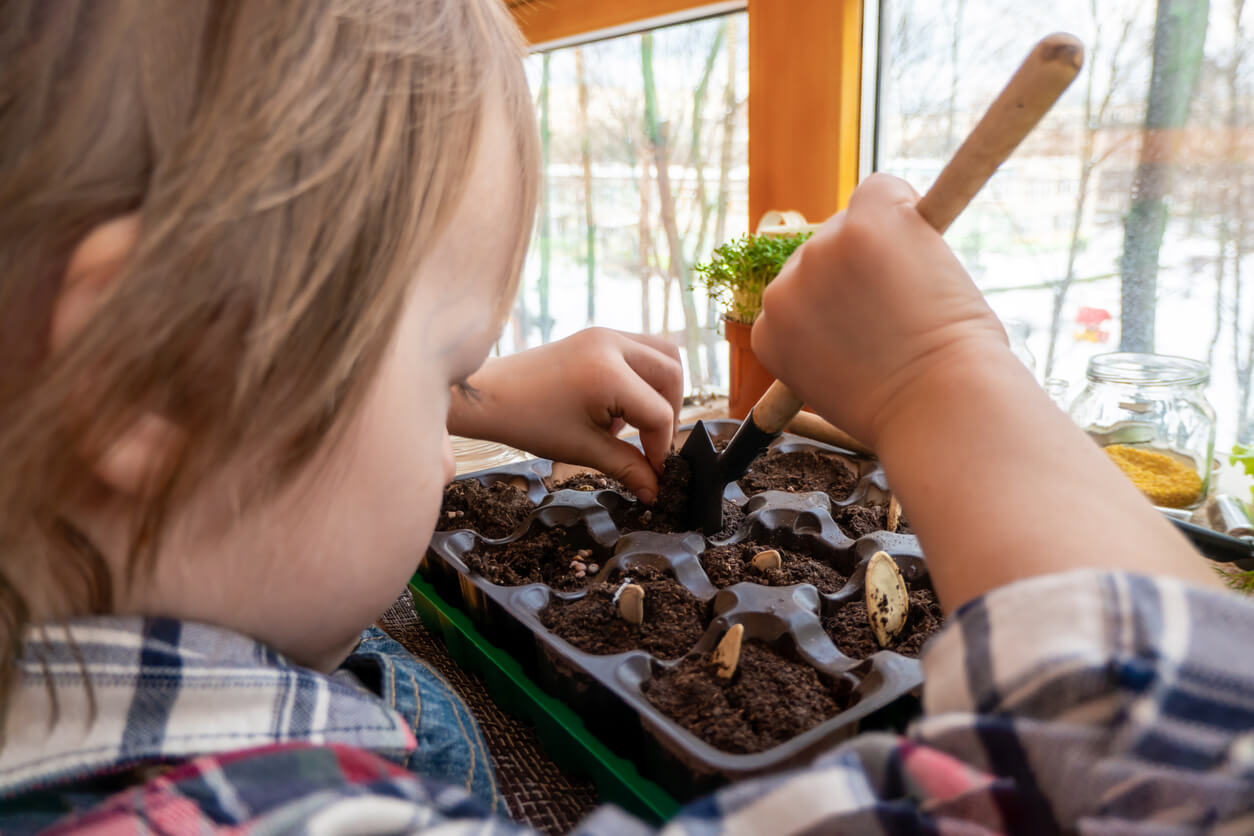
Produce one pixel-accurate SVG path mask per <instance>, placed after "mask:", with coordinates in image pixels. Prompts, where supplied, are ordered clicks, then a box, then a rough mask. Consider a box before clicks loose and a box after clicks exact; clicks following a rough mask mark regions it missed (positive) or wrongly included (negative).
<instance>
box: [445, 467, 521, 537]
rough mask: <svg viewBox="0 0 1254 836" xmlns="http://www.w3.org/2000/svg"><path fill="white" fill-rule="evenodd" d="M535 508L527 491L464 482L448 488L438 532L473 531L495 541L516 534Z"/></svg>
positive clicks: (472, 480) (511, 487)
mask: <svg viewBox="0 0 1254 836" xmlns="http://www.w3.org/2000/svg"><path fill="white" fill-rule="evenodd" d="M535 507H536V506H535V503H534V502H532V501H531V499H530V498H529V497H528V496H527V494H526V492H525V491H522V490H520V489H519V488H517V487H515V486H514V485H511V484H510V483H508V482H493V483H492V484H490V485H488V486H487V487H484V486H483V485H482V484H480V483H479V481H478V480H477V479H463V480H461V481H459V482H454V483H453V484H451V485H449V486H448V487H447V488H445V489H444V505H443V506H442V507H441V508H440V516H439V517H438V518H437V519H436V523H435V530H436V531H452V530H456V529H459V528H469V529H470V530H472V531H477V532H479V533H480V534H482V535H483V536H484V537H491V538H492V539H494V540H495V539H498V538H501V537H506V536H508V535H510V534H513V533H514V531H515V530H517V529H518V526H520V525H522V522H523V520H524V519H526V518H527V515H528V514H530V513H531V512H532V511H533V510H535Z"/></svg>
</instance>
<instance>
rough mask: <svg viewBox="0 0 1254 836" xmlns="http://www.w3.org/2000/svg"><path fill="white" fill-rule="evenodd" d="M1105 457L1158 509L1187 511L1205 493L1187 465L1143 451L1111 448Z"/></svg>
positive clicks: (1159, 454) (1120, 446)
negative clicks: (1185, 508)
mask: <svg viewBox="0 0 1254 836" xmlns="http://www.w3.org/2000/svg"><path fill="white" fill-rule="evenodd" d="M1105 449H1106V455H1108V456H1110V459H1111V461H1113V462H1114V463H1115V464H1116V465H1118V467H1119V469H1120V470H1122V471H1123V472H1124V473H1125V474H1127V477H1128V478H1129V479H1131V480H1132V484H1134V485H1136V486H1137V487H1138V488H1139V489H1140V491H1141V493H1143V494H1145V495H1146V496H1147V497H1149V499H1150V501H1151V502H1153V503H1154V504H1155V505H1161V506H1163V507H1164V508H1184V507H1186V506H1188V505H1192V504H1193V503H1194V502H1196V501H1197V499H1198V497H1199V496H1200V495H1201V493H1202V477H1201V476H1198V475H1197V471H1196V470H1194V469H1193V468H1191V467H1189V466H1188V465H1187V464H1185V463H1184V462H1182V461H1180V460H1178V459H1175V458H1172V457H1171V456H1168V455H1167V454H1166V453H1156V452H1154V451H1153V450H1144V449H1142V448H1140V447H1129V446H1127V445H1126V444H1112V445H1110V446H1109V447H1107V448H1105Z"/></svg>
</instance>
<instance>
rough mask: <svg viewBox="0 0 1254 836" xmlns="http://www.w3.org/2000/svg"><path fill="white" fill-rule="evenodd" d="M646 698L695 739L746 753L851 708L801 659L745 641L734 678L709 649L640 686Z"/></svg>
mask: <svg viewBox="0 0 1254 836" xmlns="http://www.w3.org/2000/svg"><path fill="white" fill-rule="evenodd" d="M643 690H644V694H645V696H646V697H647V698H648V700H649V702H651V703H653V704H654V705H655V706H657V708H658V709H660V710H661V711H662V712H663V713H665V714H667V715H669V716H670V717H671V718H672V719H673V720H675V722H677V723H679V724H680V725H681V726H683V727H684V728H686V729H688V731H690V732H692V733H693V734H695V735H696V736H697V737H699V738H701V739H702V740H704V741H706V742H707V743H709V744H710V745H711V746H714V747H715V748H717V749H721V750H723V751H725V752H733V753H737V754H747V753H749V752H760V751H763V750H764V749H769V748H771V747H772V746H775V745H777V744H779V743H783V742H784V741H785V740H788V739H790V738H793V737H796V736H797V735H799V734H801V733H802V732H804V731H807V730H808V729H811V728H813V727H814V726H817V725H818V724H819V723H822V722H823V721H824V720H826V719H828V718H829V717H832V716H834V715H836V714H838V713H839V712H841V711H843V710H844V709H846V708H848V707H849V697H848V696H847V695H846V694H845V693H844V690H843V689H839V688H837V687H836V686H834V685H832V684H831V683H830V682H829V681H827V680H826V679H824V678H823V677H822V676H821V675H820V674H819V673H818V671H816V670H815V669H814V668H812V667H811V666H810V665H807V664H805V663H804V662H796V661H793V660H792V659H789V658H787V657H785V656H782V655H780V654H779V653H777V652H776V651H775V650H773V649H772V648H770V647H769V646H767V645H765V644H763V643H761V642H758V641H748V642H745V644H744V646H743V647H742V648H741V651H740V663H739V665H738V666H737V668H736V672H735V674H733V676H732V677H731V679H723V678H721V677H719V676H718V673H717V668H716V666H715V665H713V664H711V662H710V657H709V655H708V654H706V655H703V656H699V657H696V656H693V657H689V658H687V659H684V660H683V661H682V662H680V663H679V664H678V665H677V666H675V667H674V668H670V669H667V670H663V671H661V672H659V673H658V674H656V675H655V676H654V677H653V678H652V679H649V680H647V681H646V682H645V683H644V684H643Z"/></svg>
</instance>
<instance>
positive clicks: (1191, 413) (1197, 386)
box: [1071, 352, 1215, 508]
mask: <svg viewBox="0 0 1254 836" xmlns="http://www.w3.org/2000/svg"><path fill="white" fill-rule="evenodd" d="M1086 376H1087V378H1088V383H1087V385H1086V386H1085V388H1084V391H1083V392H1081V393H1080V395H1079V396H1078V397H1077V398H1076V399H1075V401H1073V402H1072V404H1071V417H1072V418H1073V419H1074V420H1075V422H1076V423H1077V424H1079V425H1080V426H1081V427H1083V428H1084V429H1085V430H1087V431H1088V433H1089V435H1091V436H1092V437H1093V439H1094V440H1095V441H1097V443H1098V444H1100V445H1102V446H1103V447H1106V448H1108V449H1107V452H1108V453H1109V454H1111V458H1113V459H1114V460H1115V461H1116V463H1117V464H1119V466H1120V467H1121V468H1122V469H1123V470H1124V471H1125V472H1126V473H1128V474H1129V476H1131V477H1132V478H1133V481H1134V482H1136V483H1137V486H1138V487H1140V488H1141V490H1142V491H1143V492H1144V493H1145V494H1146V495H1147V496H1149V497H1150V499H1151V500H1153V501H1154V502H1155V504H1158V505H1164V506H1168V507H1177V508H1189V507H1194V506H1196V505H1198V503H1200V502H1201V501H1202V500H1203V499H1204V498H1205V497H1206V495H1207V494H1208V493H1209V491H1210V479H1211V459H1212V457H1213V455H1214V447H1215V411H1214V409H1213V408H1211V405H1210V403H1209V402H1208V401H1207V400H1206V392H1205V389H1206V384H1207V382H1208V381H1209V380H1210V369H1209V368H1208V367H1207V366H1206V364H1205V363H1202V362H1199V361H1197V360H1190V359H1187V358H1185V357H1171V356H1167V355H1163V354H1134V353H1131V352H1117V353H1114V354H1099V355H1097V356H1095V357H1093V358H1092V359H1090V360H1089V366H1088V373H1087V375H1086ZM1181 465H1183V466H1184V467H1181ZM1189 471H1192V473H1190V472H1189ZM1192 474H1196V478H1194V477H1193V475H1192Z"/></svg>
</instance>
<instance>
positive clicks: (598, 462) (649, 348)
mask: <svg viewBox="0 0 1254 836" xmlns="http://www.w3.org/2000/svg"><path fill="white" fill-rule="evenodd" d="M470 384H471V386H473V387H474V388H475V389H477V390H478V396H477V397H476V398H473V399H472V398H467V397H464V396H461V395H457V394H454V396H453V405H452V408H451V409H450V411H449V421H448V428H449V432H452V433H455V434H458V435H468V436H471V437H474V438H486V439H491V440H492V441H500V442H503V443H505V444H509V445H511V446H513V447H518V448H520V449H523V450H527V451H529V452H531V453H535V454H536V455H539V456H544V457H545V458H550V459H554V460H557V461H563V462H570V463H571V464H579V465H587V466H589V467H595V468H596V469H597V470H600V471H602V472H603V473H605V474H607V475H609V476H612V477H614V478H615V479H618V480H619V481H621V482H622V483H623V484H624V485H626V486H627V488H628V489H629V490H631V491H632V492H634V493H635V494H636V495H637V496H639V497H640V498H641V499H642V500H644V501H645V502H652V501H653V500H654V499H655V498H656V497H657V472H660V471H661V469H662V462H663V460H664V459H665V458H666V454H667V453H668V452H669V451H670V449H671V445H672V444H673V443H674V439H675V431H676V428H677V426H678V415H679V407H680V403H681V401H682V399H683V391H684V377H683V367H682V366H681V365H680V362H679V350H678V349H677V348H675V346H674V345H672V344H670V343H668V342H666V341H665V340H662V339H660V338H657V337H648V336H639V335H635V334H624V333H620V332H618V331H611V330H608V329H605V328H589V329H587V330H585V331H580V332H579V333H578V334H575V335H573V336H571V337H568V338H566V339H564V340H560V341H558V342H555V343H551V344H549V345H545V346H540V347H539V348H534V349H531V350H530V351H524V352H522V353H520V354H515V355H513V356H510V357H501V358H495V359H491V360H489V361H488V362H487V363H486V364H484V366H483V368H481V369H480V370H479V371H478V372H476V373H475V374H473V375H472V376H471V378H470ZM624 424H630V425H631V426H633V427H636V428H637V429H638V430H640V439H641V442H642V444H643V446H644V452H645V455H641V454H640V451H639V450H637V449H636V448H635V447H633V446H632V445H630V444H628V443H627V442H625V441H621V440H619V439H618V438H617V436H616V434H617V432H618V430H619V429H621V428H622V426H623V425H624Z"/></svg>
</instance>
